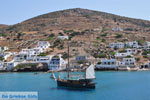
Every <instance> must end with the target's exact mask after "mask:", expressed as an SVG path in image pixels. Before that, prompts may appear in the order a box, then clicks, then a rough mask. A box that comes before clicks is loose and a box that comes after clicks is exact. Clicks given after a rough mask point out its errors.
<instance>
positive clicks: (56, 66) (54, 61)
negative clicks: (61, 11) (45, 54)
mask: <svg viewBox="0 0 150 100" xmlns="http://www.w3.org/2000/svg"><path fill="white" fill-rule="evenodd" d="M66 64H67V62H66V61H65V60H64V59H63V58H61V55H60V56H59V57H52V58H51V60H50V62H49V69H50V70H60V69H64V68H66Z"/></svg>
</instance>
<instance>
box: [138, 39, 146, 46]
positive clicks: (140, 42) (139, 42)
mask: <svg viewBox="0 0 150 100" xmlns="http://www.w3.org/2000/svg"><path fill="white" fill-rule="evenodd" d="M137 42H138V44H139V45H142V44H143V43H144V42H145V41H144V40H137Z"/></svg>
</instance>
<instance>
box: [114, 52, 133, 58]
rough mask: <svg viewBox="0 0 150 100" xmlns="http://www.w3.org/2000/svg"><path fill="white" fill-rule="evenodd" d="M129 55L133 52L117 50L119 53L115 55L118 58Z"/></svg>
mask: <svg viewBox="0 0 150 100" xmlns="http://www.w3.org/2000/svg"><path fill="white" fill-rule="evenodd" d="M127 56H132V55H131V53H129V52H125V53H118V52H117V53H116V54H115V57H116V58H124V57H127Z"/></svg>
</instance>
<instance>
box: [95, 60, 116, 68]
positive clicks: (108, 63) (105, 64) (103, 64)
mask: <svg viewBox="0 0 150 100" xmlns="http://www.w3.org/2000/svg"><path fill="white" fill-rule="evenodd" d="M117 67H118V64H117V61H116V59H102V60H101V61H100V62H98V63H97V64H96V68H102V69H115V68H117Z"/></svg>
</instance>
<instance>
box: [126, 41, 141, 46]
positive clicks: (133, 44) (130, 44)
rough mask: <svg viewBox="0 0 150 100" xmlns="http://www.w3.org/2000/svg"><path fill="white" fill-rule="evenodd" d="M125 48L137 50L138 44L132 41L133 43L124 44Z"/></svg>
mask: <svg viewBox="0 0 150 100" xmlns="http://www.w3.org/2000/svg"><path fill="white" fill-rule="evenodd" d="M125 45H126V47H131V48H139V45H138V42H137V41H133V42H126V44H125Z"/></svg>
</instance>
